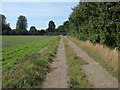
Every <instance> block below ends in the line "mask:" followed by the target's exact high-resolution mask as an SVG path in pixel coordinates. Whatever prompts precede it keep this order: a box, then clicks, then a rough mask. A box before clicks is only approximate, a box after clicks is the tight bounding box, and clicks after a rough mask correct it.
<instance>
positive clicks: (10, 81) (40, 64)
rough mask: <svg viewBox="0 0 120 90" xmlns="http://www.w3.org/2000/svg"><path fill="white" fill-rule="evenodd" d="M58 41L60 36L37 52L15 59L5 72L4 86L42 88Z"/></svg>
mask: <svg viewBox="0 0 120 90" xmlns="http://www.w3.org/2000/svg"><path fill="white" fill-rule="evenodd" d="M43 42H45V40H44V41H41V43H43ZM58 42H59V37H54V38H52V39H51V40H49V41H48V42H47V44H44V46H42V47H43V48H40V49H38V51H37V52H34V53H31V54H29V55H27V56H25V57H24V58H21V59H19V61H14V64H13V65H12V67H11V69H8V70H5V71H4V72H3V82H2V83H3V88H41V85H42V81H43V80H44V78H45V76H46V72H47V71H48V69H49V68H48V66H49V63H50V62H52V59H53V58H54V56H55V54H56V49H57V45H58ZM39 46H40V45H39Z"/></svg>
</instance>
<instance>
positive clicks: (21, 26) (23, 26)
mask: <svg viewBox="0 0 120 90" xmlns="http://www.w3.org/2000/svg"><path fill="white" fill-rule="evenodd" d="M16 30H17V31H18V32H17V33H18V34H19V33H20V34H21V33H22V34H23V33H24V32H25V33H26V32H27V19H26V17H25V16H23V15H21V16H19V17H18V20H17V23H16Z"/></svg>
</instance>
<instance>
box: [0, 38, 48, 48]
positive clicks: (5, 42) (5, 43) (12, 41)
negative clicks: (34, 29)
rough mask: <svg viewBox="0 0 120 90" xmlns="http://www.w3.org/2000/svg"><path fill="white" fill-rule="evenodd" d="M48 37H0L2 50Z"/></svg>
mask: <svg viewBox="0 0 120 90" xmlns="http://www.w3.org/2000/svg"><path fill="white" fill-rule="evenodd" d="M48 37H50V36H2V48H6V47H11V46H15V45H19V44H24V43H29V42H33V41H38V40H40V39H44V38H48Z"/></svg>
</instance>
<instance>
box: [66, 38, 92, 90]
mask: <svg viewBox="0 0 120 90" xmlns="http://www.w3.org/2000/svg"><path fill="white" fill-rule="evenodd" d="M64 42H65V47H66V56H67V63H68V68H69V69H68V75H69V81H68V83H69V87H70V88H92V85H91V84H90V83H89V81H88V80H86V77H85V73H84V72H83V71H82V69H81V66H82V65H85V64H88V63H86V62H84V61H83V60H82V59H81V58H79V57H78V56H76V55H75V53H74V51H73V50H72V48H71V47H70V46H69V45H68V44H67V43H68V42H67V41H66V40H65V41H64Z"/></svg>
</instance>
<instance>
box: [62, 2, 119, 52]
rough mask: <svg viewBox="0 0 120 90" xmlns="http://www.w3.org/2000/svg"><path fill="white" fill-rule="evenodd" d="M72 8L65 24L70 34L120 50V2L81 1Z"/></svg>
mask: <svg viewBox="0 0 120 90" xmlns="http://www.w3.org/2000/svg"><path fill="white" fill-rule="evenodd" d="M72 10H73V12H72V13H71V15H70V16H69V20H68V22H64V24H63V26H64V29H65V31H67V34H68V35H70V36H73V37H76V38H78V39H80V40H84V41H85V40H90V41H91V42H92V43H101V44H106V45H107V46H109V47H112V48H115V47H116V48H118V49H119V50H120V48H119V47H120V42H119V41H120V40H119V36H120V35H119V34H120V29H119V28H120V15H119V14H120V2H97V3H96V2H89V3H88V2H80V3H79V4H78V5H77V6H76V7H74V8H72Z"/></svg>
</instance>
